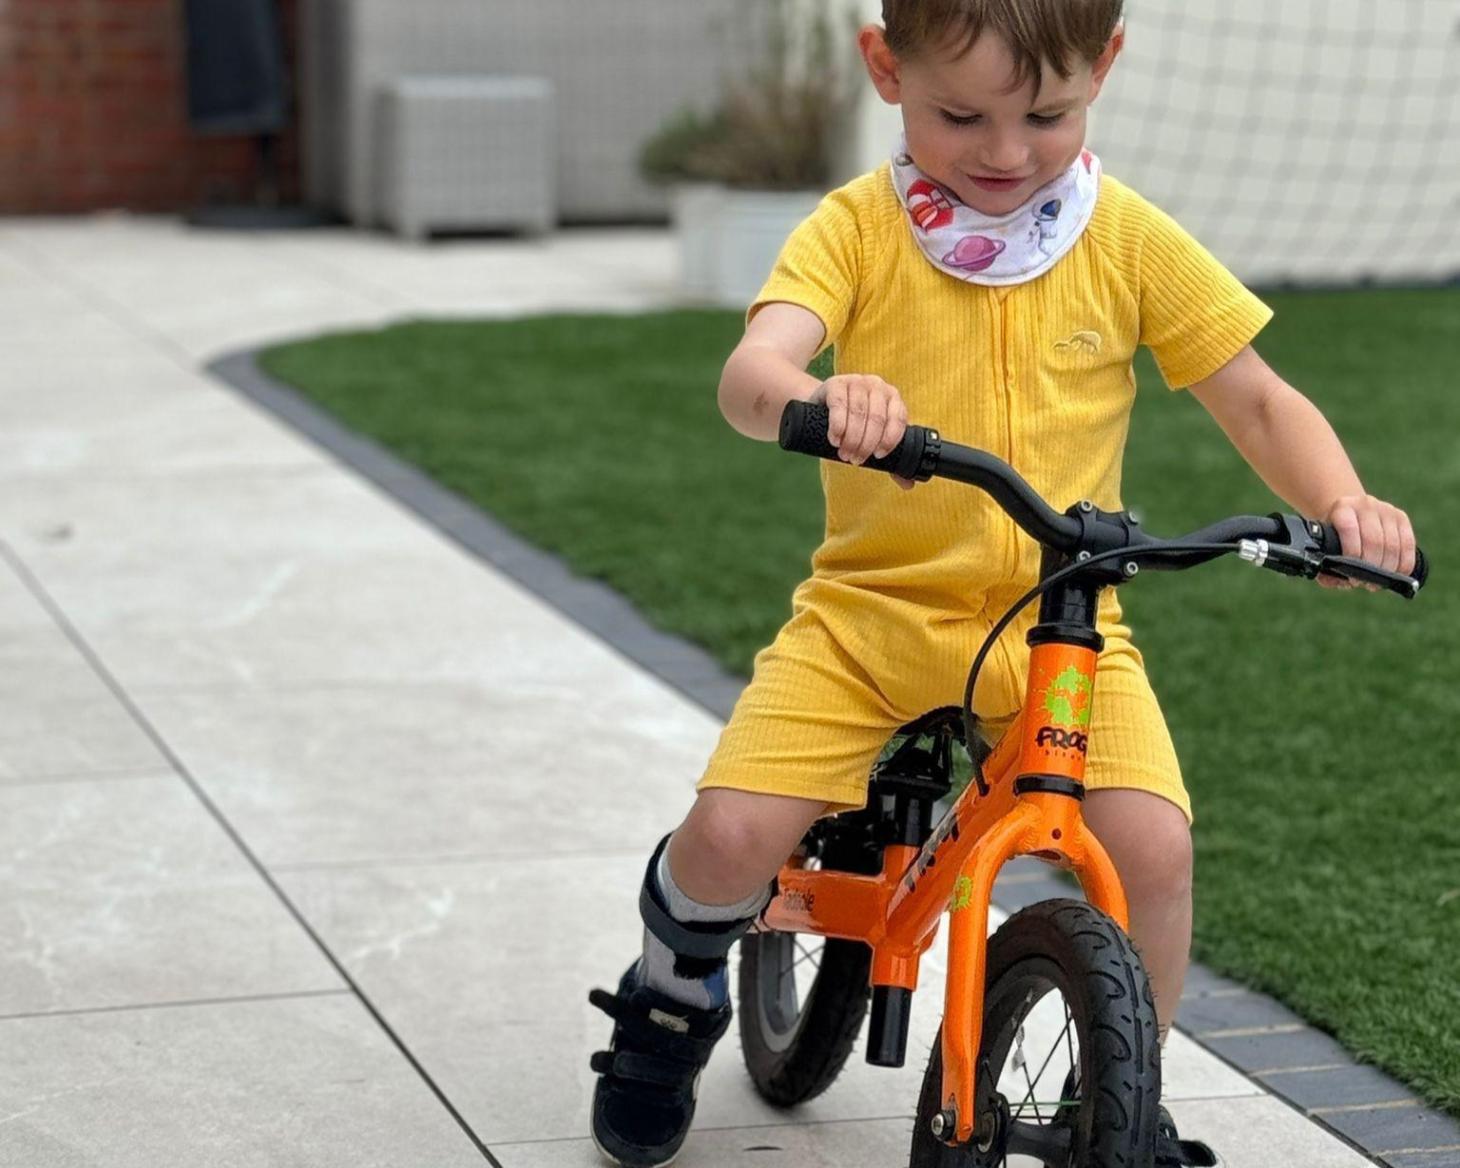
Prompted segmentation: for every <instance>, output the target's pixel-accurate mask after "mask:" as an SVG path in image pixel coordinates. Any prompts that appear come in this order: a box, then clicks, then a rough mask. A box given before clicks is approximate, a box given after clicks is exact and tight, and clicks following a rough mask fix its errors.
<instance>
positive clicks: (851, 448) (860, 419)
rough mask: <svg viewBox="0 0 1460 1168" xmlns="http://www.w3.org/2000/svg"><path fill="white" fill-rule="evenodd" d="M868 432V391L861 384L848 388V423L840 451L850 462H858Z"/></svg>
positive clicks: (840, 444)
mask: <svg viewBox="0 0 1460 1168" xmlns="http://www.w3.org/2000/svg"><path fill="white" fill-rule="evenodd" d="M866 433H867V391H866V390H865V389H864V388H863V387H862V386H860V385H852V386H849V387H848V388H847V425H846V431H845V433H843V434H842V440H841V442H840V443H839V450H838V453H839V454H840V455H841V456H842V458H844V459H846V461H848V462H856V461H858V460H857V451H858V450H859V449H860V448H861V445H862V438H863V437H864V436H865V435H866Z"/></svg>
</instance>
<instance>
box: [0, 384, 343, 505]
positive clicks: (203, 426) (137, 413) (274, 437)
mask: <svg viewBox="0 0 1460 1168" xmlns="http://www.w3.org/2000/svg"><path fill="white" fill-rule="evenodd" d="M15 380H16V382H17V383H18V384H20V385H21V386H22V387H23V388H22V389H21V391H19V392H13V393H0V402H3V408H4V409H5V414H6V418H7V423H8V424H7V426H6V428H5V430H4V432H3V433H0V480H9V479H16V478H47V479H60V478H64V477H67V476H75V477H86V478H95V477H98V476H105V477H116V476H135V477H142V478H147V479H149V480H153V481H154V482H155V481H157V480H162V479H170V478H172V477H174V476H179V477H182V478H188V479H190V478H192V477H193V476H196V475H199V474H207V473H215V474H216V473H225V474H227V473H236V472H241V471H254V472H257V471H266V472H276V473H277V472H285V471H290V470H296V469H298V470H319V469H320V468H322V467H323V466H324V465H325V463H326V459H325V458H324V456H323V455H322V454H320V452H318V451H315V450H311V449H309V448H307V447H305V446H304V445H302V444H301V443H299V442H296V441H291V440H286V439H285V438H284V436H283V435H281V433H280V428H279V424H278V422H276V421H275V420H274V419H272V418H266V417H264V416H263V415H262V414H261V413H260V412H258V411H255V410H242V411H240V410H239V408H238V404H237V402H236V400H230V399H229V398H228V397H227V396H225V394H224V393H223V392H222V391H220V390H218V389H217V388H216V387H214V386H213V385H210V384H209V383H208V382H207V381H206V379H204V378H203V377H201V376H199V375H197V374H190V373H186V372H185V371H183V370H180V369H179V370H176V371H175V372H174V373H172V374H171V375H170V376H168V377H167V378H166V379H157V380H152V379H149V380H147V381H143V382H140V383H136V384H134V385H133V386H129V387H128V388H127V389H126V390H121V389H119V390H118V393H119V394H122V395H124V397H123V400H122V401H120V402H118V406H119V408H117V409H115V410H109V411H105V412H103V411H98V410H97V408H96V400H95V399H96V394H97V387H96V386H95V385H90V384H86V383H84V382H82V381H80V380H78V378H77V376H76V374H75V372H74V371H72V372H68V373H67V374H66V375H64V376H63V377H60V378H57V379H55V381H54V382H53V383H51V384H50V385H49V386H46V385H44V384H38V383H37V382H38V380H39V379H35V378H31V377H28V376H24V377H17V378H16V379H15Z"/></svg>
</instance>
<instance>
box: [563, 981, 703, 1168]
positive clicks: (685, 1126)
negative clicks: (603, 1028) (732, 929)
mask: <svg viewBox="0 0 1460 1168" xmlns="http://www.w3.org/2000/svg"><path fill="white" fill-rule="evenodd" d="M637 966H638V962H635V963H634V964H633V965H631V966H629V968H628V970H627V971H626V972H625V973H624V975H623V977H622V978H621V979H619V983H618V993H616V994H610V993H608V992H607V991H605V990H591V991H590V992H589V994H588V1000H589V1001H590V1002H592V1003H593V1004H594V1005H595V1006H597V1007H598V1008H599V1009H600V1010H602V1011H603V1012H604V1013H605V1014H607V1015H608V1016H609V1017H610V1018H612V1019H613V1020H614V1027H613V1037H612V1038H611V1039H610V1040H609V1049H608V1050H600V1051H598V1052H597V1053H596V1054H595V1055H594V1056H593V1057H592V1058H591V1059H590V1060H589V1063H588V1065H589V1066H590V1067H592V1068H593V1070H595V1071H597V1072H598V1073H599V1074H600V1075H601V1076H602V1078H600V1079H599V1080H598V1085H597V1087H595V1088H594V1091H593V1142H594V1143H595V1144H597V1145H598V1150H599V1151H600V1152H602V1153H603V1154H604V1155H605V1156H607V1157H608V1158H609V1159H610V1160H611V1161H613V1162H614V1163H615V1164H621V1165H625V1168H662V1166H663V1165H665V1164H668V1163H670V1162H671V1161H672V1160H673V1159H674V1157H675V1156H677V1155H678V1154H679V1148H680V1145H681V1144H683V1143H684V1137H685V1136H686V1134H688V1132H689V1125H690V1120H692V1119H693V1118H694V1113H695V1099H696V1096H697V1094H698V1092H699V1084H700V1072H701V1071H702V1070H704V1067H705V1064H706V1063H707V1062H709V1061H710V1052H711V1051H712V1050H714V1048H715V1043H716V1042H718V1041H719V1040H720V1037H721V1036H722V1035H723V1034H724V1033H725V1030H726V1028H727V1027H729V1025H730V1014H731V1007H730V1003H729V1002H728V1001H727V1002H726V1003H725V1004H724V1005H723V1006H721V1007H720V1008H719V1009H718V1010H700V1009H696V1008H695V1007H694V1006H686V1005H685V1004H684V1003H683V1002H679V1001H676V1000H675V999H674V998H671V997H669V996H668V995H666V994H662V993H660V992H659V991H658V990H656V989H653V988H651V987H650V986H641V985H638V984H636V982H635V981H634V971H635V969H636V968H637Z"/></svg>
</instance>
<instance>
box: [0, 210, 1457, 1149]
mask: <svg viewBox="0 0 1460 1168" xmlns="http://www.w3.org/2000/svg"><path fill="white" fill-rule="evenodd" d="M672 268H673V257H672V253H671V250H670V246H669V243H668V241H667V239H666V238H665V237H664V236H663V235H662V234H660V233H653V232H616V233H607V232H572V233H565V234H562V235H559V236H557V237H556V238H555V239H554V240H552V241H551V242H549V243H545V244H544V243H509V242H494V243H463V244H453V245H450V246H444V245H443V246H434V247H430V248H418V247H407V246H400V245H397V244H396V243H394V242H392V241H390V240H388V239H385V238H381V237H370V236H361V235H358V234H354V233H350V232H346V231H336V232H318V233H311V234H305V235H297V236H283V235H281V236H227V235H202V234H194V233H191V232H188V231H186V230H184V229H183V228H181V227H180V226H178V225H177V224H175V223H173V222H171V221H165V220H135V219H129V218H120V219H105V218H102V219H96V220H66V221H59V220H58V221H45V220H40V221H14V220H12V221H8V222H5V223H0V352H3V363H0V411H3V417H4V425H3V427H0V540H3V544H0V552H3V560H0V889H3V892H0V934H3V935H4V936H5V937H7V938H8V939H9V941H10V943H9V944H7V945H6V946H5V948H4V949H3V950H0V1046H3V1049H4V1050H5V1052H6V1054H5V1057H4V1058H3V1059H0V1164H3V1165H7V1166H9V1165H14V1166H16V1168H21V1166H23V1168H61V1166H70V1165H78V1166H79V1165H92V1164H105V1165H108V1166H109V1168H122V1166H127V1168H130V1166H133V1165H135V1166H137V1168H171V1166H174V1165H176V1166H178V1168H182V1166H188V1168H192V1166H195V1165H198V1164H216V1165H228V1166H230V1168H240V1166H253V1165H257V1166H259V1168H264V1166H268V1168H279V1166H282V1165H301V1166H302V1165H308V1166H309V1168H332V1166H334V1165H339V1166H341V1168H345V1166H348V1168H370V1166H374V1165H380V1166H382V1168H383V1166H386V1165H389V1166H391V1168H401V1166H410V1168H416V1166H421V1168H426V1166H430V1168H451V1166H455V1165H474V1164H481V1163H483V1162H484V1161H485V1162H492V1163H496V1164H499V1165H502V1166H510V1168H529V1166H537V1165H544V1166H545V1165H554V1166H557V1165H577V1164H582V1165H588V1164H593V1163H595V1162H596V1158H595V1155H594V1153H593V1149H592V1146H591V1144H590V1143H589V1141H588V1140H587V1138H586V1136H587V1102H588V1097H589V1093H590V1090H591V1086H592V1081H593V1076H592V1075H591V1073H590V1072H589V1070H588V1065H587V1063H588V1054H589V1052H590V1051H592V1050H594V1049H597V1048H598V1047H599V1046H601V1045H603V1042H604V1039H605V1038H606V1033H607V1026H606V1019H605V1018H604V1017H603V1016H602V1015H601V1014H599V1013H598V1012H597V1011H595V1010H593V1009H592V1008H591V1007H590V1006H589V1005H588V1004H587V1002H586V1000H585V998H586V990H587V988H588V987H589V986H590V985H593V984H608V982H609V980H610V979H611V978H612V977H613V975H615V974H616V973H617V972H618V971H619V970H620V969H621V968H622V966H623V965H624V964H625V963H626V961H627V960H628V959H629V957H630V956H631V954H632V952H633V950H634V948H635V946H636V944H637V939H638V920H637V916H636V912H635V907H634V894H635V892H636V890H637V886H638V879H639V876H640V874H641V871H642V864H643V861H644V857H645V855H646V854H647V850H648V849H649V847H650V846H651V845H652V843H653V842H654V840H655V839H657V838H658V836H659V835H660V834H661V833H662V832H663V831H665V830H667V828H668V827H670V826H673V824H674V823H675V822H677V820H678V817H679V816H680V815H681V814H682V813H683V811H684V810H685V809H686V808H687V807H688V805H689V803H690V800H691V797H692V792H691V786H692V782H693V779H694V777H695V776H696V774H697V773H698V771H699V769H700V767H701V765H702V763H703V761H704V759H705V757H706V755H707V753H708V752H709V750H710V748H711V746H712V745H713V743H714V741H715V738H716V735H717V732H718V723H717V721H716V719H714V718H713V717H711V716H710V715H709V714H707V713H705V712H704V710H703V709H702V708H700V707H699V706H697V705H695V704H693V703H691V702H689V701H687V700H685V699H684V698H683V697H682V696H681V695H680V694H679V693H678V692H676V691H674V690H672V689H670V688H668V687H667V686H666V685H665V684H664V683H663V682H661V681H659V680H658V679H657V678H655V677H653V676H651V675H649V674H647V673H646V672H644V671H643V670H642V669H640V668H639V667H637V666H636V665H634V664H632V663H631V662H629V661H627V660H626V659H625V658H623V657H622V656H621V655H619V654H618V653H616V652H615V651H614V650H612V649H611V648H609V647H607V646H606V645H604V644H603V643H602V642H600V641H599V640H597V639H595V638H593V637H591V636H589V635H587V634H585V633H584V632H583V631H582V629H581V628H580V627H579V626H577V625H576V624H574V623H572V622H570V621H569V620H567V619H565V618H564V617H563V616H562V615H560V614H559V613H558V612H556V611H555V610H553V609H551V608H549V607H547V606H546V605H544V604H543V603H542V602H541V601H540V600H539V599H537V598H536V597H535V596H533V595H531V594H530V593H528V592H526V591H524V590H523V589H522V588H520V587H519V586H517V585H516V584H514V583H512V582H511V581H509V580H508V579H507V578H506V577H504V576H502V575H500V574H499V573H498V572H496V571H495V570H493V569H492V568H490V567H488V566H485V565H483V564H482V563H481V562H479V561H478V560H476V559H474V558H472V557H470V556H468V555H467V554H466V553H464V552H463V551H461V550H460V549H459V548H458V547H457V546H456V545H455V544H454V543H452V542H450V541H448V540H447V539H446V538H445V537H444V536H442V535H440V534H439V533H438V532H437V531H435V530H434V529H432V528H430V527H428V526H426V525H424V524H423V523H422V522H420V521H419V520H418V519H417V518H416V517H415V516H414V515H412V514H410V513H408V512H407V511H405V510H404V509H403V508H402V507H401V506H400V505H398V504H397V503H396V502H395V501H394V500H392V499H391V498H390V497H388V496H386V495H384V494H382V493H380V492H379V491H378V490H376V489H375V488H374V487H372V486H370V485H368V484H366V483H364V482H362V481H361V480H360V479H359V478H358V477H357V476H356V475H354V474H353V473H351V472H350V471H349V470H347V469H345V468H343V467H341V466H340V465H339V464H338V463H336V462H335V461H334V460H333V459H332V458H331V457H329V456H328V455H326V454H325V453H323V452H321V451H320V450H319V449H317V448H316V447H314V446H312V445H310V444H308V443H306V442H304V441H303V440H301V439H300V438H298V437H297V436H296V435H295V434H294V433H293V432H291V431H289V430H287V429H285V428H284V427H283V426H281V425H280V424H279V423H277V422H276V421H275V420H274V419H273V418H271V417H269V416H266V415H265V414H264V413H262V412H260V411H259V410H257V409H256V408H254V407H252V406H250V405H249V404H247V403H246V402H245V401H244V400H242V399H241V398H239V397H238V396H237V395H235V394H234V393H232V392H230V391H228V390H226V389H224V388H222V387H220V386H219V385H218V384H217V383H216V382H215V381H214V380H213V379H211V378H210V377H209V376H208V375H207V374H206V373H204V372H203V371H202V366H203V365H204V364H205V363H206V362H207V361H208V360H209V359H211V358H213V357H216V356H217V355H219V354H220V353H222V352H224V351H227V350H229V349H234V348H237V347H240V346H244V345H253V344H258V343H261V342H264V341H268V340H273V339H276V338H281V337H286V336H294V335H301V334H309V333H313V332H316V331H319V330H322V329H327V328H336V327H340V326H347V325H374V324H376V323H378V322H381V321H384V320H387V319H392V318H397V317H400V316H405V315H420V314H456V313H460V314H478V313H488V312H494V313H495V312H514V313H515V312H530V311H534V310H538V309H544V308H549V307H553V308H560V307H561V308H570V307H598V308H603V307H613V308H621V309H626V310H627V309H637V308H640V307H644V306H647V305H651V304H655V303H660V302H663V301H665V300H667V299H668V298H670V297H671V296H672V278H671V277H672ZM938 971H939V960H938V955H937V953H936V952H935V954H933V955H931V957H930V960H929V962H928V965H927V978H928V980H927V981H926V982H925V984H936V979H937V973H938ZM938 1012H939V1004H938V1003H937V1001H936V1000H935V995H934V994H931V993H930V994H925V995H924V996H923V997H922V998H920V999H919V1008H918V1009H916V1010H915V1034H914V1039H913V1043H912V1050H911V1052H910V1057H909V1060H908V1066H907V1068H906V1069H904V1070H902V1071H885V1070H877V1069H874V1068H871V1067H868V1066H867V1065H866V1064H865V1063H863V1062H861V1061H860V1054H858V1055H854V1058H853V1062H852V1063H851V1064H850V1066H849V1069H848V1071H847V1073H846V1074H845V1076H844V1077H843V1079H842V1080H841V1081H839V1082H838V1083H837V1085H836V1086H835V1087H834V1088H833V1090H832V1091H830V1092H829V1093H828V1094H827V1095H826V1096H824V1097H823V1098H821V1099H819V1100H817V1101H815V1102H814V1103H812V1104H810V1105H808V1106H806V1107H805V1108H803V1109H802V1110H801V1111H799V1112H797V1113H796V1114H795V1116H794V1117H791V1119H790V1120H788V1117H787V1116H786V1115H784V1114H781V1113H777V1112H775V1111H773V1110H772V1109H770V1108H769V1107H767V1106H766V1105H765V1104H763V1103H761V1102H760V1101H759V1100H758V1099H757V1098H756V1097H755V1096H754V1094H753V1093H752V1091H751V1088H750V1085H749V1082H748V1080H747V1078H746V1076H745V1074H744V1072H743V1070H742V1069H741V1067H740V1065H739V1054H738V1051H737V1050H736V1049H735V1042H734V1040H731V1041H730V1042H728V1043H727V1044H726V1046H725V1047H724V1048H722V1050H721V1051H720V1052H719V1053H718V1055H717V1057H716V1059H715V1060H714V1062H713V1063H712V1065H711V1067H710V1069H709V1071H708V1072H707V1074H706V1078H705V1082H704V1085H703V1088H702V1092H701V1098H702V1106H701V1110H700V1117H699V1120H698V1125H697V1131H696V1133H695V1135H694V1136H692V1139H691V1142H690V1144H689V1146H688V1147H687V1149H686V1150H685V1152H684V1154H683V1156H682V1157H681V1159H680V1161H679V1163H680V1164H682V1165H683V1166H684V1168H706V1166H712V1165H731V1164H736V1165H739V1164H755V1165H766V1166H769V1165H778V1164H785V1165H795V1166H797V1168H810V1166H813V1165H833V1164H834V1165H838V1166H846V1165H894V1164H898V1163H901V1162H903V1160H902V1157H904V1156H905V1148H906V1141H907V1137H908V1132H909V1128H910V1118H909V1116H910V1107H911V1105H912V1103H913V1101H914V1100H915V1098H916V1094H917V1085H918V1082H919V1079H920V1076H921V1070H922V1061H923V1059H924V1057H925V1055H926V1051H927V1050H928V1047H929V1043H930V1040H931V1036H932V1032H933V1030H934V1028H935V1027H936V1025H937V1020H938V1019H937V1014H938ZM1166 1077H1167V1094H1168V1098H1169V1099H1171V1100H1172V1101H1173V1110H1174V1111H1175V1113H1176V1115H1177V1117H1178V1119H1179V1120H1180V1121H1181V1123H1182V1125H1183V1127H1184V1128H1185V1129H1186V1130H1188V1131H1190V1132H1191V1133H1193V1134H1197V1133H1199V1134H1202V1135H1204V1136H1205V1137H1206V1138H1208V1139H1210V1140H1211V1142H1212V1143H1213V1144H1215V1145H1217V1146H1218V1147H1219V1149H1220V1150H1221V1151H1222V1152H1223V1153H1224V1154H1225V1155H1226V1157H1227V1158H1228V1160H1229V1162H1230V1164H1231V1165H1232V1168H1271V1166H1273V1165H1303V1166H1304V1168H1352V1166H1359V1165H1363V1164H1366V1163H1369V1162H1370V1161H1369V1160H1368V1159H1367V1158H1366V1157H1365V1156H1363V1155H1361V1154H1359V1153H1358V1152H1356V1151H1354V1150H1353V1149H1352V1148H1350V1147H1349V1146H1347V1145H1346V1144H1345V1143H1343V1142H1341V1141H1340V1140H1338V1139H1337V1138H1335V1137H1333V1136H1332V1135H1330V1134H1328V1133H1326V1132H1325V1131H1324V1130H1323V1129H1322V1128H1321V1127H1319V1126H1318V1125H1316V1124H1314V1123H1313V1122H1312V1121H1310V1120H1308V1119H1305V1118H1303V1117H1302V1116H1301V1115H1300V1114H1299V1113H1298V1112H1296V1111H1295V1110H1293V1109H1292V1108H1291V1107H1289V1106H1288V1105H1287V1104H1285V1103H1284V1102H1282V1101H1281V1100H1279V1099H1277V1098H1275V1097H1273V1096H1271V1095H1269V1094H1268V1093H1267V1092H1266V1091H1265V1090H1264V1089H1263V1088H1262V1087H1260V1086H1259V1085H1257V1084H1256V1083H1254V1082H1253V1081H1250V1080H1248V1079H1247V1078H1245V1077H1243V1076H1241V1075H1239V1074H1237V1073H1236V1072H1235V1071H1233V1070H1232V1069H1230V1068H1229V1067H1228V1066H1226V1065H1225V1064H1224V1063H1223V1062H1221V1061H1220V1060H1219V1059H1217V1058H1216V1057H1214V1056H1212V1055H1211V1054H1208V1053H1207V1052H1206V1051H1204V1050H1202V1049H1201V1048H1199V1047H1198V1046H1197V1045H1196V1044H1195V1043H1194V1042H1192V1041H1191V1040H1189V1039H1187V1038H1185V1037H1184V1036H1182V1035H1176V1036H1174V1037H1173V1039H1172V1042H1171V1045H1170V1048H1169V1050H1168V1056H1167V1071H1166ZM749 1149H755V1150H754V1151H750V1150H749ZM1394 1162H1395V1163H1396V1164H1400V1163H1413V1164H1415V1165H1420V1164H1421V1163H1425V1164H1428V1163H1435V1164H1438V1163H1439V1161H1438V1160H1430V1161H1421V1160H1419V1159H1414V1160H1410V1161H1406V1160H1404V1159H1403V1158H1402V1157H1396V1158H1395V1160H1394Z"/></svg>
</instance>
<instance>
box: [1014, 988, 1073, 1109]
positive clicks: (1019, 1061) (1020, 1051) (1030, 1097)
mask: <svg viewBox="0 0 1460 1168" xmlns="http://www.w3.org/2000/svg"><path fill="white" fill-rule="evenodd" d="M1032 996H1033V995H1029V996H1028V997H1026V998H1025V999H1024V1005H1025V1008H1026V1009H1028V1006H1029V1003H1030V999H1031V998H1032ZM1060 1004H1061V1006H1062V1007H1063V1008H1064V1015H1065V1026H1064V1029H1063V1030H1062V1031H1060V1034H1059V1037H1057V1038H1056V1039H1055V1040H1054V1045H1053V1046H1051V1047H1050V1048H1049V1053H1048V1054H1047V1055H1045V1056H1044V1062H1043V1063H1041V1064H1040V1067H1039V1070H1038V1071H1037V1072H1036V1073H1035V1074H1034V1076H1033V1077H1032V1078H1031V1077H1030V1075H1029V1060H1028V1058H1027V1056H1026V1055H1025V1053H1024V1025H1023V1023H1022V1022H1021V1023H1020V1025H1019V1029H1018V1031H1017V1032H1016V1036H1015V1043H1016V1053H1015V1056H1014V1064H1015V1065H1016V1066H1018V1067H1020V1068H1021V1069H1022V1070H1023V1071H1024V1081H1025V1083H1027V1084H1028V1085H1029V1091H1028V1093H1027V1094H1026V1095H1025V1096H1024V1098H1023V1099H1021V1100H1020V1101H1019V1102H1018V1104H1016V1105H1015V1106H1014V1107H1013V1108H1012V1113H1013V1114H1014V1115H1022V1114H1024V1111H1025V1108H1026V1106H1028V1107H1032V1108H1033V1109H1034V1117H1035V1118H1036V1119H1038V1120H1041V1121H1042V1120H1043V1119H1044V1113H1043V1112H1042V1111H1040V1104H1039V1101H1038V1100H1036V1099H1035V1098H1034V1085H1035V1084H1036V1083H1037V1082H1039V1080H1040V1079H1041V1078H1043V1076H1044V1072H1045V1071H1046V1070H1047V1069H1048V1068H1049V1063H1050V1060H1051V1059H1053V1058H1054V1055H1055V1051H1057V1050H1059V1048H1060V1043H1061V1042H1064V1043H1065V1044H1066V1047H1067V1048H1068V1050H1069V1051H1070V1065H1071V1066H1074V1065H1075V1057H1074V1049H1075V1046H1074V1038H1073V1037H1072V1036H1071V1034H1070V1027H1071V1025H1072V1023H1073V1022H1074V1018H1073V1016H1072V1015H1071V1014H1070V1007H1069V1003H1068V1002H1066V1001H1065V999H1064V995H1063V994H1061V995H1060ZM1063 1094H1064V1093H1063V1092H1061V1095H1063ZM1061 1106H1063V1100H1062V1101H1061V1103H1059V1104H1056V1105H1055V1107H1054V1111H1055V1113H1056V1114H1058V1112H1059V1108H1060V1107H1061Z"/></svg>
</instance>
